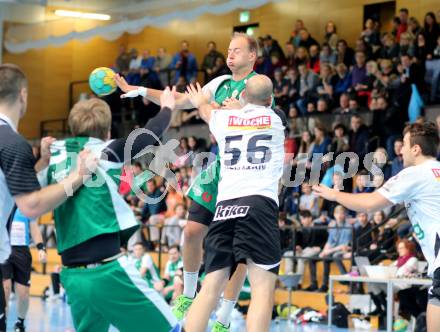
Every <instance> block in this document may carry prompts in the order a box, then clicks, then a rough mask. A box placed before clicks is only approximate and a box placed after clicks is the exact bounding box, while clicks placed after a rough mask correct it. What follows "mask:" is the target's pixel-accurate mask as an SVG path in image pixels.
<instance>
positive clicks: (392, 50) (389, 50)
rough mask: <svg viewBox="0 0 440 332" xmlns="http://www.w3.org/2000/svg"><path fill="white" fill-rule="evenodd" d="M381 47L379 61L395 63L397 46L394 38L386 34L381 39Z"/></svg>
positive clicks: (397, 54)
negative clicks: (385, 60) (384, 60)
mask: <svg viewBox="0 0 440 332" xmlns="http://www.w3.org/2000/svg"><path fill="white" fill-rule="evenodd" d="M382 41H383V46H382V49H381V52H380V58H381V59H388V60H391V61H392V62H394V63H396V62H397V61H398V57H399V44H398V43H397V42H396V37H395V36H393V35H392V34H391V33H387V34H385V35H384V36H383V37H382Z"/></svg>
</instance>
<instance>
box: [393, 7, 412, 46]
mask: <svg viewBox="0 0 440 332" xmlns="http://www.w3.org/2000/svg"><path fill="white" fill-rule="evenodd" d="M408 14H409V12H408V9H407V8H401V9H400V10H399V19H400V25H399V26H398V27H397V33H396V38H397V41H400V38H401V36H402V34H403V33H405V32H406V30H408V16H409V15H408Z"/></svg>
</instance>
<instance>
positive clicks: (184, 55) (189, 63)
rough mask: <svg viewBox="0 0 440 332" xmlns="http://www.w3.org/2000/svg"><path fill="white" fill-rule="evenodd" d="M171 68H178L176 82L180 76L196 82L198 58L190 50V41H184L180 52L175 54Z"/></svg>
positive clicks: (187, 80)
mask: <svg viewBox="0 0 440 332" xmlns="http://www.w3.org/2000/svg"><path fill="white" fill-rule="evenodd" d="M171 68H173V69H175V70H176V72H175V77H174V82H178V80H179V78H180V77H182V78H184V79H185V81H186V82H194V81H195V80H196V79H197V69H198V66H197V60H196V57H195V56H194V54H193V53H191V52H190V51H189V43H188V42H187V41H186V40H183V41H182V43H181V49H180V52H178V53H176V54H175V55H174V57H173V60H172V62H171ZM185 85H186V84H185Z"/></svg>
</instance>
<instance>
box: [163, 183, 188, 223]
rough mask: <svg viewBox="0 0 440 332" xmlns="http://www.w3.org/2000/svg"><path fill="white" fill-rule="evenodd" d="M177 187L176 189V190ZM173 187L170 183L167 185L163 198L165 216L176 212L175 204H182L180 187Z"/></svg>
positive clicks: (183, 199) (183, 198)
mask: <svg viewBox="0 0 440 332" xmlns="http://www.w3.org/2000/svg"><path fill="white" fill-rule="evenodd" d="M176 189H178V190H176ZM176 189H175V188H174V187H173V186H171V185H168V186H167V195H166V198H165V203H166V206H167V210H166V212H165V216H166V217H171V216H174V214H175V213H176V206H177V205H179V204H182V205H184V201H185V197H184V196H183V193H182V191H181V189H180V188H176Z"/></svg>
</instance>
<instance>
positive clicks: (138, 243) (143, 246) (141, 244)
mask: <svg viewBox="0 0 440 332" xmlns="http://www.w3.org/2000/svg"><path fill="white" fill-rule="evenodd" d="M134 246H142V248H144V249H145V245H144V244H143V243H142V242H136V243H135V244H134V245H133V247H134Z"/></svg>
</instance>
